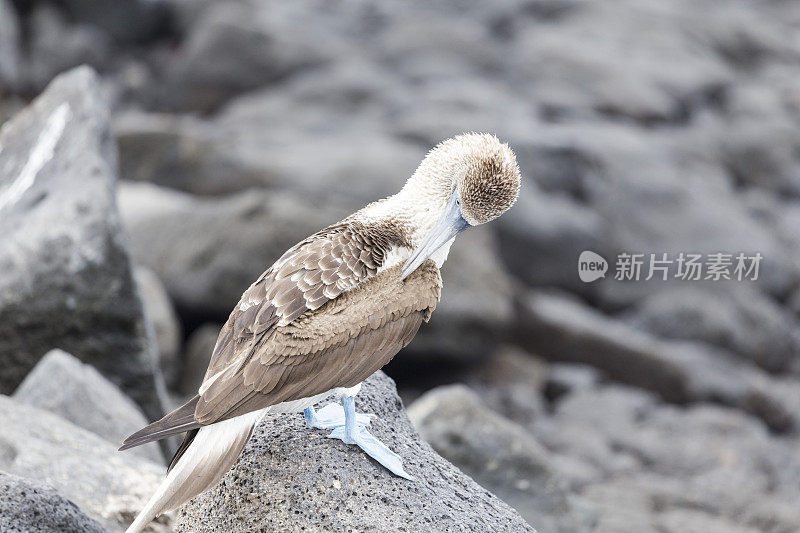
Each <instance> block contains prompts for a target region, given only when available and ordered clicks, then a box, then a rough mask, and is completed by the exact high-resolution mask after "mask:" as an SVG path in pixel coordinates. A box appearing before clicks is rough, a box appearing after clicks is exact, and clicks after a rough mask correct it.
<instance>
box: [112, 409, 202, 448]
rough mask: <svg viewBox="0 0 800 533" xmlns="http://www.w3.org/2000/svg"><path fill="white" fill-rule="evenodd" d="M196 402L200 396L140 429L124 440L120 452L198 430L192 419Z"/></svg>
mask: <svg viewBox="0 0 800 533" xmlns="http://www.w3.org/2000/svg"><path fill="white" fill-rule="evenodd" d="M198 400H200V396H195V397H194V398H192V399H191V400H189V401H188V402H186V403H185V404H183V405H182V406H180V407H178V408H177V409H175V410H174V411H172V412H171V413H169V414H168V415H167V416H165V417H164V418H162V419H161V420H158V421H157V422H153V423H152V424H150V425H149V426H147V427H144V428H142V429H140V430H139V431H137V432H136V433H134V434H133V435H131V436H130V437H128V438H127V439H125V441H124V442H123V443H122V446H121V447H120V451H121V450H127V449H128V448H133V447H135V446H141V445H142V444H147V443H148V442H152V441H154V440H160V439H163V438H164V437H169V436H170V435H175V434H176V433H183V432H184V431H191V430H193V429H197V428H199V427H200V426H201V424H200V423H199V422H197V421H196V420H195V419H194V411H195V408H196V407H197V402H198Z"/></svg>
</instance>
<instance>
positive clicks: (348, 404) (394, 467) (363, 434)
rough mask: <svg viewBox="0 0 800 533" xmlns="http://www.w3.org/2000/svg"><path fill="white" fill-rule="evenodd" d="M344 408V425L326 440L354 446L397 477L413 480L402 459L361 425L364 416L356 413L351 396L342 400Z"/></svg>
mask: <svg viewBox="0 0 800 533" xmlns="http://www.w3.org/2000/svg"><path fill="white" fill-rule="evenodd" d="M342 405H343V406H344V425H343V426H338V427H336V429H334V430H333V432H332V433H331V434H330V435H328V438H331V439H339V440H341V441H343V442H345V443H347V444H355V445H357V446H358V447H359V448H361V449H362V450H364V451H365V452H366V453H367V455H369V456H370V457H372V458H373V459H375V460H376V461H378V462H379V463H380V464H382V465H383V466H385V467H386V468H388V469H389V471H391V472H392V473H394V474H395V475H397V476H400V477H404V478H406V479H410V480H412V481H413V480H414V478H413V477H411V475H409V474H408V472H406V471H405V469H404V468H403V459H401V458H400V456H399V455H397V454H396V453H394V452H393V451H392V450H390V449H389V448H388V447H387V446H386V445H385V444H384V443H382V442H381V441H379V440H378V439H376V438H375V437H374V436H373V435H372V434H371V433H370V432H369V431H367V428H366V424H364V423H363V421H362V420H363V419H361V418H359V417H363V416H364V415H362V414H359V413H356V403H355V398H354V397H353V396H345V397H344V398H342Z"/></svg>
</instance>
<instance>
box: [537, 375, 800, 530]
mask: <svg viewBox="0 0 800 533" xmlns="http://www.w3.org/2000/svg"><path fill="white" fill-rule="evenodd" d="M532 431H533V433H534V434H535V435H536V437H537V439H538V440H539V441H540V442H541V443H542V444H544V445H545V446H547V448H548V450H550V451H551V453H552V454H553V455H554V456H556V457H558V456H569V457H571V458H574V459H575V460H579V461H582V464H583V465H584V468H585V469H584V470H582V471H576V472H570V471H568V470H562V472H564V473H565V474H566V475H569V476H571V477H573V479H576V480H580V481H581V484H580V485H579V486H577V487H576V489H575V492H576V493H577V494H579V495H580V497H581V498H583V499H585V500H587V501H588V502H589V503H590V504H591V505H592V506H593V507H594V509H595V510H596V513H597V522H596V529H597V530H602V531H670V532H672V531H675V532H678V531H701V530H704V529H703V527H704V526H706V525H707V526H708V527H711V528H712V529H711V530H712V531H740V530H741V531H764V530H772V531H793V530H794V529H796V528H797V527H798V526H797V524H798V522H799V521H800V512H798V509H797V506H796V505H794V503H793V502H794V499H795V496H794V492H795V491H794V483H795V482H796V481H793V480H796V473H797V468H798V458H797V454H796V453H795V450H796V446H797V439H796V437H792V438H788V439H786V438H780V439H776V438H774V436H773V435H771V434H770V432H769V431H768V430H767V428H766V427H765V426H764V424H763V423H761V422H760V421H759V420H757V419H756V418H754V417H752V416H749V415H747V414H745V413H742V412H741V411H737V410H734V409H729V408H723V407H719V406H712V405H708V404H696V405H691V406H674V405H667V404H663V403H661V402H659V401H658V400H657V399H656V398H654V397H653V396H652V395H649V394H646V393H644V392H642V391H639V390H635V389H631V388H630V387H624V386H620V385H613V384H612V385H606V386H600V387H596V388H594V389H584V390H581V391H577V392H576V393H573V394H569V395H567V396H565V397H564V398H563V399H561V400H560V401H559V402H558V403H557V404H556V406H555V409H554V415H553V417H551V418H548V419H546V420H544V419H542V420H539V421H538V423H537V424H536V425H535V426H534V427H533V428H532ZM592 468H597V469H600V470H601V471H602V474H600V475H596V476H594V477H589V478H587V477H586V472H590V471H591V469H592ZM620 502H625V505H620ZM680 524H683V526H684V527H685V528H686V529H681V528H679V527H678V525H680ZM726 525H730V526H731V527H730V528H727V529H726V528H725V527H724V526H726ZM712 526H713V527H712ZM737 528H739V529H737Z"/></svg>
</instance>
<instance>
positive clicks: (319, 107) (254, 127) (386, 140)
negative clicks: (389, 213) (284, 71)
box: [210, 71, 441, 214]
mask: <svg viewBox="0 0 800 533" xmlns="http://www.w3.org/2000/svg"><path fill="white" fill-rule="evenodd" d="M362 74H363V75H368V74H370V72H369V71H367V72H364V73H362ZM326 80H327V78H326ZM301 82H302V83H301ZM328 82H330V83H334V84H344V83H345V82H344V81H341V80H339V79H338V78H337V77H336V76H335V75H334V76H333V78H332V79H330V80H327V81H325V82H324V83H325V85H326V86H327V83H328ZM319 83H321V81H320V80H315V79H310V80H307V79H306V78H301V79H298V80H297V82H296V83H294V84H292V85H291V86H290V87H289V88H288V89H287V91H286V92H283V91H275V90H265V91H260V92H258V93H254V94H250V95H245V96H242V97H239V98H237V99H236V100H235V101H233V102H232V103H231V104H230V105H229V106H228V107H226V109H225V110H224V111H223V112H221V113H220V115H219V116H218V117H217V119H216V120H214V121H213V123H212V124H211V126H210V129H211V132H212V134H213V137H212V138H213V143H214V146H215V147H216V149H217V151H218V152H220V153H224V154H226V156H227V157H228V158H231V159H233V160H234V161H236V163H237V164H238V165H239V166H240V167H241V168H243V169H247V170H248V171H249V172H253V173H256V174H257V175H259V176H260V177H261V178H260V179H261V180H262V181H263V182H264V184H265V185H267V186H269V187H270V188H279V189H289V190H291V191H296V192H298V193H302V194H303V195H304V196H307V197H308V198H310V199H311V200H312V201H313V202H323V201H325V202H335V203H338V204H341V205H343V206H344V208H345V211H346V212H347V214H350V213H351V212H352V211H354V210H356V209H359V208H361V207H362V206H364V205H365V204H367V203H369V202H373V201H375V200H377V199H379V198H383V197H385V196H388V195H390V194H394V193H396V192H397V191H398V190H400V188H401V187H402V186H403V184H404V183H405V182H406V180H407V179H408V178H409V177H410V176H411V174H412V173H413V172H414V170H415V169H416V167H417V165H419V162H420V161H421V160H422V157H423V156H424V155H425V151H426V150H428V149H430V148H431V145H425V146H418V145H416V144H413V143H411V142H409V141H407V140H402V139H398V138H397V137H395V136H392V135H390V134H389V133H388V132H387V131H386V129H385V127H384V126H383V123H384V121H388V120H391V119H390V117H383V116H381V115H378V116H374V114H370V112H369V110H370V109H372V107H373V106H364V107H361V106H353V105H352V104H350V106H346V105H345V104H343V103H337V102H331V101H329V100H330V98H329V99H320V98H315V97H314V95H313V93H312V95H308V94H307V93H308V92H310V91H309V90H308V89H306V87H308V86H311V89H314V90H316V91H317V92H320V91H321V88H320V87H319ZM367 90H368V89H367ZM345 107H355V108H356V109H354V110H353V115H352V116H349V115H348V116H347V117H345V118H343V117H341V114H340V110H341V109H342V108H345ZM359 110H361V112H359ZM264 124H273V125H274V127H272V128H264V127H263V125H264ZM439 140H441V139H439ZM437 142H438V140H437ZM365 147H369V149H365ZM310 153H313V154H316V159H315V164H314V165H308V164H304V161H307V157H308V154H310Z"/></svg>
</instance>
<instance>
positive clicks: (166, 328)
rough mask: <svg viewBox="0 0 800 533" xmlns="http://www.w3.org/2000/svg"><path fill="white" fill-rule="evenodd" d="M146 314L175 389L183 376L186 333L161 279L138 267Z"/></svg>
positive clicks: (163, 368)
mask: <svg viewBox="0 0 800 533" xmlns="http://www.w3.org/2000/svg"><path fill="white" fill-rule="evenodd" d="M133 277H134V280H135V281H136V286H137V288H138V290H139V297H140V298H141V299H142V305H143V306H144V315H145V317H146V318H147V320H148V322H150V323H151V324H152V325H153V329H154V333H155V339H156V346H157V347H158V361H159V367H160V368H161V372H162V374H163V375H164V380H165V381H166V383H167V385H168V386H169V387H170V388H174V387H175V385H176V383H177V382H178V379H179V377H180V369H181V362H180V349H181V339H182V338H183V333H182V331H181V323H180V321H179V320H178V315H177V313H176V312H175V309H174V308H173V306H172V302H171V301H170V299H169V295H168V294H167V290H166V288H164V285H163V284H162V283H161V280H159V279H158V276H156V274H155V273H154V272H153V271H152V270H150V269H149V268H146V267H141V266H140V267H136V268H135V269H134V272H133Z"/></svg>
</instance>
